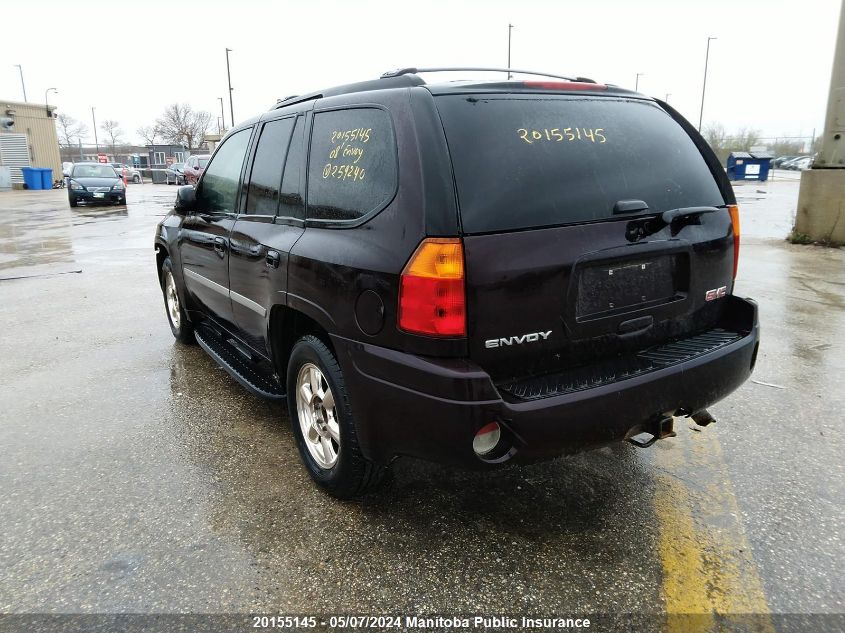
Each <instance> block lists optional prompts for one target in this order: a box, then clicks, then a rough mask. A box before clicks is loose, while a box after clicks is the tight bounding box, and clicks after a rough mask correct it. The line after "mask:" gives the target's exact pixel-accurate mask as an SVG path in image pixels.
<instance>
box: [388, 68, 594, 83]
mask: <svg viewBox="0 0 845 633" xmlns="http://www.w3.org/2000/svg"><path fill="white" fill-rule="evenodd" d="M467 71H485V72H494V73H518V74H520V75H536V76H538V77H553V78H555V79H564V80H566V81H580V82H584V83H593V84H594V83H596V82H595V81H593V80H592V79H588V78H587V77H567V76H565V75H553V74H551V73H540V72H535V71H533V70H520V69H519V68H484V67H475V66H457V67H453V68H449V67H444V68H398V69H396V70H390V71H388V72H386V73H384V74H382V76H381V77H382V79H387V78H389V77H399V76H401V75H416V74H418V73H447V72H467Z"/></svg>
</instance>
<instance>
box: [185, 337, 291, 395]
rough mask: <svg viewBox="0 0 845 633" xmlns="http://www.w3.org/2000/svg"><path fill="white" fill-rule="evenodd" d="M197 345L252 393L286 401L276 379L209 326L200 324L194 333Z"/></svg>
mask: <svg viewBox="0 0 845 633" xmlns="http://www.w3.org/2000/svg"><path fill="white" fill-rule="evenodd" d="M194 334H195V336H196V339H197V343H199V346H200V347H201V348H203V349H204V350H205V352H206V353H207V354H208V355H209V356H211V358H213V359H214V361H215V362H216V363H217V364H218V365H220V367H222V368H223V369H225V370H226V372H227V373H228V374H229V375H230V376H231V377H232V378H234V379H235V380H237V381H238V382H239V383H240V384H241V385H243V386H244V387H246V388H247V389H249V390H250V391H251V392H252V393H254V394H255V395H257V396H261V397H262V398H267V399H268V400H285V399H286V398H287V396H286V395H285V392H284V389H283V388H282V386H281V385H280V384H279V382H278V380H276V378H275V377H273V376H272V375H270V374H269V373H268V372H265V371H262V370H261V368H260V367H259V366H258V365H257V364H256V363H252V362H250V361H249V360H247V359H246V358H245V357H244V355H243V354H242V353H240V352H239V351H237V350H236V349H235V348H233V347H232V346H231V345H230V344H229V343H227V342H226V341H224V340H223V339H222V338H221V337H220V336H218V335H217V333H216V332H215V331H214V330H213V329H212V328H211V327H209V326H207V325H202V324H200V325H199V326H198V327H197V328H196V330H195V332H194Z"/></svg>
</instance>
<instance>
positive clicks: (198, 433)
mask: <svg viewBox="0 0 845 633" xmlns="http://www.w3.org/2000/svg"><path fill="white" fill-rule="evenodd" d="M797 178H798V175H797V174H793V175H783V174H781V173H778V174H777V176H776V178H775V180H774V181H773V182H769V183H767V184H760V183H743V184H741V185H740V186H738V187H737V197H738V199H739V203H740V206H741V209H742V222H743V238H742V255H741V261H740V270H739V278H738V282H737V293H738V294H742V295H747V296H750V297H752V298H755V299H756V300H757V301H758V302H759V303H760V313H761V314H760V320H761V326H762V344H761V348H760V353H759V360H758V363H757V368H756V370H755V373H754V375H753V377H752V378H753V379H752V381H749V382H747V383H746V384H745V385H744V386H743V387H742V388H741V389H740V390H739V391H738V392H736V393H735V394H733V395H732V396H731V397H729V398H728V399H727V400H725V401H723V402H721V403H720V404H719V405H717V406H716V407H714V408H713V409H712V413H713V415H714V417H715V418H716V419H717V424H715V425H711V426H709V427H707V428H703V429H702V428H700V427H696V426H695V425H694V424H693V423H692V422H691V421H688V420H685V419H679V420H677V421H676V431H677V433H678V436H677V437H676V438H674V439H668V440H665V441H661V442H658V443H657V444H656V445H655V446H654V447H652V448H650V449H646V450H641V449H638V448H635V447H633V446H631V445H628V444H624V445H618V446H615V447H612V448H607V449H602V450H598V451H594V452H590V453H586V454H581V455H577V456H573V457H568V458H565V459H560V460H557V461H554V462H548V463H544V464H539V465H535V466H530V467H521V468H517V467H514V468H506V469H503V470H499V471H495V472H465V471H461V470H457V469H452V468H447V467H443V466H439V465H431V464H427V463H423V462H418V461H413V460H409V459H406V460H399V461H398V462H396V464H395V467H394V477H393V480H392V482H391V483H390V484H389V486H388V488H387V490H386V491H385V492H383V493H382V494H380V495H377V496H372V497H368V498H367V499H364V500H362V501H359V502H346V503H344V502H339V501H337V500H334V499H332V498H330V497H328V496H326V495H325V494H323V493H321V492H320V491H318V490H317V489H316V488H315V486H314V485H313V484H312V483H311V480H310V479H309V477H308V475H307V473H306V472H305V470H304V469H303V468H302V466H301V465H300V462H299V456H298V454H297V450H296V446H295V444H294V442H293V438H292V434H291V431H290V427H289V420H288V417H287V414H286V412H285V410H284V408H283V407H282V406H279V405H276V404H270V403H267V402H265V401H262V400H260V399H258V398H256V397H254V396H252V395H250V394H249V393H247V392H246V391H245V390H244V389H243V388H242V387H240V386H239V385H238V384H237V383H236V382H235V381H234V380H232V379H231V378H230V377H229V376H228V375H227V374H226V373H225V372H224V371H222V370H221V369H220V368H218V367H217V366H216V365H215V364H214V362H213V361H212V360H211V359H210V358H209V357H208V356H206V355H205V354H204V353H203V352H202V350H200V349H199V348H198V347H188V346H184V345H180V344H177V343H175V342H174V340H173V337H172V336H171V333H170V331H169V328H168V325H167V320H166V318H165V313H164V307H163V303H162V298H161V291H160V289H159V288H158V286H157V280H156V274H155V259H154V256H153V250H152V242H153V232H154V227H155V224H156V223H157V222H158V221H159V220H160V218H161V216H162V215H164V214H165V213H166V212H167V211H168V209H169V208H170V207H171V206H172V204H173V199H174V194H175V189H174V188H173V187H167V186H165V185H151V184H144V185H130V186H129V188H128V193H127V197H128V204H127V206H125V207H122V206H121V207H117V206H115V207H112V206H104V207H90V208H88V207H79V208H77V209H70V208H69V207H68V205H67V193H66V192H65V191H61V190H54V191H34V192H26V191H14V192H9V193H3V194H0V298H2V300H0V319H2V324H3V337H2V339H1V340H0V358H2V364H0V401H2V403H3V406H2V424H0V490H2V491H3V492H2V494H0V533H2V534H3V538H2V540H0V611H2V612H13V613H24V612H55V613H67V612H72V613H103V612H109V613H114V612H126V613H151V612H155V613H187V612H199V613H296V614H318V615H323V614H337V613H373V614H395V615H403V616H404V615H428V614H467V613H473V614H475V613H491V614H492V613H519V614H523V613H524V614H529V615H542V614H549V615H552V614H557V615H561V616H572V617H583V616H584V615H586V614H610V615H616V616H618V615H619V614H633V613H646V614H652V615H651V616H650V617H651V620H649V622H650V623H651V624H653V626H654V628H655V629H657V630H678V631H680V630H702V631H704V630H737V629H739V628H741V627H745V628H744V629H742V630H753V631H774V630H778V631H781V630H807V631H810V630H813V631H828V630H842V629H843V627H845V619H843V616H842V615H841V614H842V613H843V611H845V605H843V588H842V579H843V578H845V552H844V551H843V549H844V548H845V546H843V507H845V504H843V501H845V475H844V473H843V466H842V464H843V462H842V455H843V449H845V442H843V440H842V433H841V428H840V427H841V425H842V421H843V415H842V410H843V407H844V406H845V389H843V388H842V384H843V381H842V376H843V369H845V342H843V341H845V250H842V249H829V248H822V247H815V246H795V245H791V244H788V243H787V242H785V241H784V239H783V238H784V236H785V235H786V233H787V232H788V231H789V228H790V227H791V214H792V213H793V212H794V209H795V204H796V200H797V192H798V181H797ZM397 423H400V424H401V420H398V421H397ZM678 614H699V615H698V616H697V617H696V618H694V619H693V620H689V619H685V618H684V617H680V616H679V615H678ZM716 614H740V615H741V614H755V616H756V617H753V618H748V619H746V620H743V621H742V622H741V626H740V624H737V623H738V622H740V621H739V620H730V619H729V620H724V619H722V617H721V615H716ZM784 614H797V615H791V616H787V615H784ZM801 614H829V615H827V616H825V615H814V616H812V617H810V616H807V617H804V616H802V615H801ZM835 614H840V615H835ZM667 615H668V616H669V617H665V616H667ZM654 616H658V617H654ZM725 622H728V624H727V625H726V624H725ZM731 622H734V623H735V624H730V623H731ZM720 626H726V627H727V628H724V629H720V628H719V627H720ZM801 627H803V628H801ZM244 630H246V627H244ZM594 630H596V629H594ZM597 630H605V629H601V628H599V629H597ZM606 630H611V629H610V628H608V629H606Z"/></svg>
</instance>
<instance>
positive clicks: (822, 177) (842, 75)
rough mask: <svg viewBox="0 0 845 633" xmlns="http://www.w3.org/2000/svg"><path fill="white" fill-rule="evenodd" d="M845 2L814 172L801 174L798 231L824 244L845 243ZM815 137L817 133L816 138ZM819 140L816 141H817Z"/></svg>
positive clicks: (808, 170) (841, 11)
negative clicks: (843, 206) (844, 213)
mask: <svg viewBox="0 0 845 633" xmlns="http://www.w3.org/2000/svg"><path fill="white" fill-rule="evenodd" d="M843 94H845V0H843V2H842V7H841V9H840V13H839V32H838V35H837V37H836V48H835V49H834V51H833V71H832V72H831V76H830V91H829V92H828V96H827V114H826V116H825V121H824V130H823V131H822V135H821V143H820V144H819V146H818V147H816V148H814V149H816V150H817V151H818V155H817V156H816V160H815V161H814V162H813V168H812V169H805V170H804V171H802V172H801V189H799V191H798V212H797V213H796V214H795V231H796V232H798V233H803V234H805V235H808V236H809V237H810V238H811V239H813V240H819V241H823V242H832V243H836V242H845V217H842V216H843V210H842V200H843V199H845V138H843V137H845V100H843V98H842V95H843ZM813 136H815V133H814V134H813ZM814 140H815V139H814Z"/></svg>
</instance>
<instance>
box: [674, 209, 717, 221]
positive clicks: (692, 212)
mask: <svg viewBox="0 0 845 633" xmlns="http://www.w3.org/2000/svg"><path fill="white" fill-rule="evenodd" d="M718 210H719V209H718V208H716V207H681V208H679V209H670V210H669V211H664V212H663V213H662V214H661V215H660V219H661V220H663V222H664V223H665V224H672V222H674V221H675V220H680V219H681V218H693V217H698V216H699V215H704V214H705V213H716V211H718Z"/></svg>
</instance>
